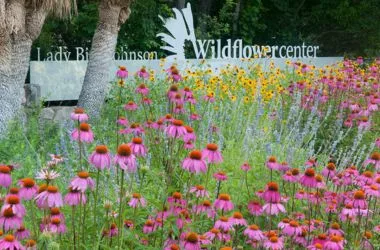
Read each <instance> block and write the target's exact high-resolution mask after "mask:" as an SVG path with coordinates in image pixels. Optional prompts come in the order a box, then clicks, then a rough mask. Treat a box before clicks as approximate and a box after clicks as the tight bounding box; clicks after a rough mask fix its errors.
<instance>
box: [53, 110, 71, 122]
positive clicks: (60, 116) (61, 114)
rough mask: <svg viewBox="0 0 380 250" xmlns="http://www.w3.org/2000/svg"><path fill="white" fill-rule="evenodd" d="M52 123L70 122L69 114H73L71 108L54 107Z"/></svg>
mask: <svg viewBox="0 0 380 250" xmlns="http://www.w3.org/2000/svg"><path fill="white" fill-rule="evenodd" d="M54 109H55V116H54V121H57V122H62V121H67V120H70V114H71V112H73V109H74V108H73V107H55V108H54Z"/></svg>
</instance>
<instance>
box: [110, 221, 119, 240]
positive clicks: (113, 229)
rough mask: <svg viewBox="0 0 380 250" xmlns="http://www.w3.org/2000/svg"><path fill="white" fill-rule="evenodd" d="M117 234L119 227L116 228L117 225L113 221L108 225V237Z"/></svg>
mask: <svg viewBox="0 0 380 250" xmlns="http://www.w3.org/2000/svg"><path fill="white" fill-rule="evenodd" d="M118 234H119V229H118V228H117V225H116V224H115V223H112V224H111V226H110V230H109V233H108V237H115V236H117V235H118Z"/></svg>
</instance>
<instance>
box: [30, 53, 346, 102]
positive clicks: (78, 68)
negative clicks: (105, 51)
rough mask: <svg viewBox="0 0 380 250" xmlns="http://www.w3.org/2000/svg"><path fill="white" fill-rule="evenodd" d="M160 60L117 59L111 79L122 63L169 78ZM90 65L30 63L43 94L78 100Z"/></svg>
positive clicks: (316, 61) (326, 61) (218, 62)
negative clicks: (163, 70) (151, 70)
mask: <svg viewBox="0 0 380 250" xmlns="http://www.w3.org/2000/svg"><path fill="white" fill-rule="evenodd" d="M287 60H289V59H285V58H271V59H269V58H268V59H267V58H259V59H254V60H252V61H251V62H247V61H242V60H241V59H228V60H226V59H208V60H206V63H205V65H210V67H211V68H212V70H214V71H218V70H219V69H220V68H223V67H225V66H227V65H228V64H232V65H237V66H241V67H244V68H245V67H247V66H248V65H252V64H261V65H262V66H263V68H264V69H268V68H269V64H270V62H273V63H274V64H275V66H277V67H280V68H285V66H286V61H287ZM340 60H342V58H341V57H317V58H302V59H299V60H296V59H293V60H292V61H301V62H303V63H307V64H312V65H315V66H317V67H322V66H324V65H332V64H335V63H336V62H338V61H340ZM200 61H201V60H196V59H190V60H186V61H181V62H179V61H178V62H177V61H174V62H173V61H172V62H169V61H168V62H165V65H164V69H167V68H169V67H170V66H171V65H172V64H173V63H175V64H176V65H177V67H178V68H179V69H180V70H184V69H186V68H194V67H197V66H198V65H199V64H200ZM160 62H161V61H160V60H134V61H114V64H113V65H110V67H109V80H110V82H111V81H113V80H114V79H115V72H116V70H117V68H118V66H125V67H127V69H128V71H129V72H130V74H134V73H135V72H137V71H138V70H139V69H140V68H141V67H143V66H145V67H146V68H147V69H153V70H155V72H156V73H157V76H158V77H165V76H166V75H165V73H164V72H162V67H161V66H160ZM86 66H87V61H49V62H47V61H32V62H31V63H30V83H31V84H32V85H36V86H39V89H40V95H41V96H40V97H42V98H44V99H45V100H47V101H64V100H77V99H78V97H79V94H80V91H81V88H82V83H83V79H84V75H85V73H86Z"/></svg>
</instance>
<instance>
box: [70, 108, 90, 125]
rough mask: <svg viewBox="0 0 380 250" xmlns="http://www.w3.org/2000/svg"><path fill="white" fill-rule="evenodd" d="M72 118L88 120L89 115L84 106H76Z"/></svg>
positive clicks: (81, 120) (82, 120) (80, 120)
mask: <svg viewBox="0 0 380 250" xmlns="http://www.w3.org/2000/svg"><path fill="white" fill-rule="evenodd" d="M70 118H71V120H74V121H79V122H86V121H87V120H88V115H87V114H86V113H85V112H84V109H83V108H75V109H74V112H73V113H71V114H70Z"/></svg>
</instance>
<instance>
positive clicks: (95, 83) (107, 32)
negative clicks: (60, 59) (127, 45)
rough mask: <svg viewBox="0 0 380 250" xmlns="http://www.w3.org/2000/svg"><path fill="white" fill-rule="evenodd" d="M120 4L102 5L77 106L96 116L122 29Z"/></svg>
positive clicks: (105, 89)
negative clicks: (120, 26)
mask: <svg viewBox="0 0 380 250" xmlns="http://www.w3.org/2000/svg"><path fill="white" fill-rule="evenodd" d="M120 11H121V7H120V6H117V5H106V4H101V5H100V7H99V23H98V26H97V28H96V31H95V34H94V37H93V40H92V46H91V51H90V55H89V61H88V65H87V70H86V75H85V77H84V82H83V87H82V91H81V93H80V96H79V102H78V106H79V107H83V108H84V109H85V110H86V112H87V113H88V114H89V115H90V116H91V117H97V116H99V114H100V109H101V106H102V104H103V101H104V98H105V96H106V94H107V89H108V88H107V86H108V83H109V77H110V75H109V73H110V72H109V69H110V66H111V65H112V63H113V60H114V55H115V49H116V43H117V36H118V32H119V15H120Z"/></svg>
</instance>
